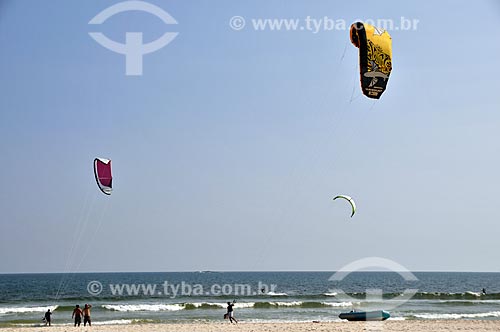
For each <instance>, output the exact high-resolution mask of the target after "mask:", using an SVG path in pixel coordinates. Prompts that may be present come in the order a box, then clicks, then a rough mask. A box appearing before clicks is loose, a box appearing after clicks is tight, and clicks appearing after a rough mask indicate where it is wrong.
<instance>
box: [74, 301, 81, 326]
mask: <svg viewBox="0 0 500 332" xmlns="http://www.w3.org/2000/svg"><path fill="white" fill-rule="evenodd" d="M82 313H83V312H82V309H80V306H79V305H78V304H77V305H76V307H75V309H73V314H72V315H71V318H75V326H77V325H78V326H80V324H81V323H82Z"/></svg>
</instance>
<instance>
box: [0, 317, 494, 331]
mask: <svg viewBox="0 0 500 332" xmlns="http://www.w3.org/2000/svg"><path fill="white" fill-rule="evenodd" d="M96 323H98V322H96ZM457 330H460V331H500V320H459V319H456V320H393V321H391V320H388V321H384V322H347V321H342V322H318V323H314V322H302V323H288V322H275V323H273V322H266V323H254V322H248V323H247V322H241V323H238V324H230V323H228V322H206V323H200V322H192V323H191V322H189V323H188V322H186V323H162V324H158V323H152V324H145V323H140V324H127V325H123V324H116V325H94V326H92V327H88V326H87V327H84V326H83V325H81V326H80V327H76V328H75V327H73V325H53V326H51V327H48V326H32V327H2V328H0V331H2V332H28V331H30V332H32V331H55V332H63V331H64V332H66V331H103V332H119V331H122V332H150V331H152V332H213V331H220V332H232V331H239V332H259V331H262V332H310V331H318V332H327V331H334V332H335V331H338V332H358V331H359V332H362V331H394V332H401V331H415V332H427V331H435V332H449V331H457Z"/></svg>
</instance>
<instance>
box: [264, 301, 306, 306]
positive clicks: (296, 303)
mask: <svg viewBox="0 0 500 332" xmlns="http://www.w3.org/2000/svg"><path fill="white" fill-rule="evenodd" d="M269 303H270V304H271V305H275V306H279V307H296V306H299V305H301V304H302V303H303V302H301V301H291V302H269Z"/></svg>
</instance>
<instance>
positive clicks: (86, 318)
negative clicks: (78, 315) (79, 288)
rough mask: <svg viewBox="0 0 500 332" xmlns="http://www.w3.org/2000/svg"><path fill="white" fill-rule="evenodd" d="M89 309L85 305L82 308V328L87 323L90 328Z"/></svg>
mask: <svg viewBox="0 0 500 332" xmlns="http://www.w3.org/2000/svg"><path fill="white" fill-rule="evenodd" d="M90 308H92V305H90V304H85V307H84V308H83V326H86V325H87V323H89V326H92V322H91V321H90Z"/></svg>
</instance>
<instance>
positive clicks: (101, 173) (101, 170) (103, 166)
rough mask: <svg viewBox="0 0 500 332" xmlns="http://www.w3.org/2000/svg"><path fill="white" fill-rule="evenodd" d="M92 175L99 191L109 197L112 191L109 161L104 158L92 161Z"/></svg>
mask: <svg viewBox="0 0 500 332" xmlns="http://www.w3.org/2000/svg"><path fill="white" fill-rule="evenodd" d="M94 175H95V180H96V182H97V185H98V186H99V189H101V191H102V192H103V193H105V194H106V195H111V192H112V191H113V188H112V182H113V176H112V175H111V160H109V159H104V158H95V159H94Z"/></svg>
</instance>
